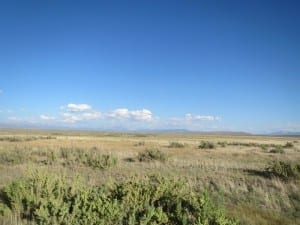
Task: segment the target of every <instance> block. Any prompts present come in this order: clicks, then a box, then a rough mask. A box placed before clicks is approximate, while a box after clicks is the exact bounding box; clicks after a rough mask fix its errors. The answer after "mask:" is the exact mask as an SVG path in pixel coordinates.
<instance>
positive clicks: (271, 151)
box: [269, 147, 284, 154]
mask: <svg viewBox="0 0 300 225" xmlns="http://www.w3.org/2000/svg"><path fill="white" fill-rule="evenodd" d="M269 152H270V153H280V154H283V153H284V150H283V148H282V147H276V148H272V149H271V150H270V151H269Z"/></svg>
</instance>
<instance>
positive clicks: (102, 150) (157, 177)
mask: <svg viewBox="0 0 300 225" xmlns="http://www.w3.org/2000/svg"><path fill="white" fill-rule="evenodd" d="M1 134H2V136H1ZM7 137H10V138H11V139H10V138H7ZM14 137H15V138H14ZM47 137H51V138H47ZM52 137H54V138H52ZM26 138H27V139H26ZM29 138H30V139H29ZM0 139H1V140H0V174H1V176H0V225H37V224H53V225H58V224H59V225H67V224H75V225H76V224H78V225H79V224H100V225H101V224H108V225H115V224H116V225H118V224H119V225H121V224H144V225H154V224H156V225H183V224H206V225H209V224H240V225H269V224H272V225H282V224H300V194H299V193H300V186H299V182H300V179H299V174H300V171H299V168H300V165H299V162H300V154H299V153H300V141H299V138H298V137H266V136H261V137H259V136H231V135H230V136H226V135H199V134H141V135H139V134H136V133H133V134H129V133H107V132H105V133H100V132H84V131H78V132H76V131H59V132H54V131H50V132H49V131H26V132H25V131H13V132H9V131H7V130H5V131H2V133H1V130H0ZM10 140H12V141H10ZM174 140H175V141H174ZM199 149H203V150H199ZM211 149H216V150H211ZM30 171H39V172H34V173H33V174H32V173H31V172H30ZM28 172H29V173H28ZM205 190H206V191H205ZM208 193H209V194H208ZM231 218H235V219H236V220H237V221H238V222H236V221H235V220H233V219H231Z"/></svg>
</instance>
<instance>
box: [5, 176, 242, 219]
mask: <svg viewBox="0 0 300 225" xmlns="http://www.w3.org/2000/svg"><path fill="white" fill-rule="evenodd" d="M0 204H2V206H5V207H6V210H7V209H8V210H10V211H11V213H12V214H14V215H18V216H19V217H20V218H23V219H24V220H25V221H28V222H30V223H35V224H37V225H53V224H59V225H66V224H72V225H115V224H119V225H122V224H124V225H125V224H126V225H131V224H132V225H134V224H144V225H147V224H149V225H150V224H156V225H158V224H168V225H177V224H178V225H188V224H189V225H193V224H194V225H200V224H206V225H234V224H237V223H236V222H235V221H234V220H232V219H229V218H227V217H226V216H225V214H224V211H223V210H222V208H219V207H216V206H215V205H214V204H213V203H212V201H211V199H210V197H209V194H208V193H207V192H205V193H203V194H200V193H198V192H195V191H193V190H192V189H190V188H189V187H188V186H186V185H185V184H184V182H182V181H178V180H173V179H166V178H163V177H160V176H148V177H145V178H143V179H136V178H131V179H129V180H127V181H125V182H123V183H119V184H117V183H113V184H111V185H110V186H107V185H103V186H100V187H88V186H86V185H85V184H84V182H82V181H81V180H80V179H77V180H72V181H68V180H67V179H66V177H64V176H62V177H54V176H52V175H46V174H45V175H43V174H39V173H37V174H34V175H33V176H32V177H31V178H29V179H21V180H16V181H14V182H12V183H11V184H9V185H7V186H5V187H4V188H2V189H1V190H0Z"/></svg>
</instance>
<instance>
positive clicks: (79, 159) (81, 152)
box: [60, 148, 118, 169]
mask: <svg viewBox="0 0 300 225" xmlns="http://www.w3.org/2000/svg"><path fill="white" fill-rule="evenodd" d="M60 157H61V158H63V160H64V162H63V163H64V164H65V165H84V166H88V167H93V168H99V169H106V168H109V167H112V166H115V165H116V164H117V161H118V160H117V158H116V157H115V156H113V155H111V154H101V153H100V152H98V151H97V149H80V148H75V149H74V148H61V151H60Z"/></svg>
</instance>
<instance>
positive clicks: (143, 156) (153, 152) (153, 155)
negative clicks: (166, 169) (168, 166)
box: [138, 149, 168, 162]
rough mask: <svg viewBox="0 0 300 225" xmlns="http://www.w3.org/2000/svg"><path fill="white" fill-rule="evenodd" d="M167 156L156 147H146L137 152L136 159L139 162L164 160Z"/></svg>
mask: <svg viewBox="0 0 300 225" xmlns="http://www.w3.org/2000/svg"><path fill="white" fill-rule="evenodd" d="M167 158H168V157H167V155H166V154H165V153H163V152H161V151H160V150H158V149H146V150H145V151H143V152H140V153H139V154H138V160H139V161H140V162H150V161H155V160H157V161H161V162H165V161H166V160H167Z"/></svg>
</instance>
